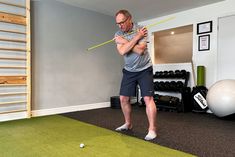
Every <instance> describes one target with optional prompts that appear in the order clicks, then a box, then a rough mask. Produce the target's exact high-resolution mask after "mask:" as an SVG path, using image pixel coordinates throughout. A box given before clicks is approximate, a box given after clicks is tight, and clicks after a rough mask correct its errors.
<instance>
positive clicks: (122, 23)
mask: <svg viewBox="0 0 235 157" xmlns="http://www.w3.org/2000/svg"><path fill="white" fill-rule="evenodd" d="M116 24H117V26H118V27H119V28H120V29H121V30H122V31H123V32H128V31H129V30H130V27H131V18H130V17H125V16H124V15H123V14H118V15H117V16H116Z"/></svg>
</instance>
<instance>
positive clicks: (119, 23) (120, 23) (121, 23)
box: [116, 17, 129, 25]
mask: <svg viewBox="0 0 235 157" xmlns="http://www.w3.org/2000/svg"><path fill="white" fill-rule="evenodd" d="M128 19H129V17H127V18H126V19H125V20H124V21H122V22H118V23H116V25H123V24H124V23H125V22H126V21H127V20H128Z"/></svg>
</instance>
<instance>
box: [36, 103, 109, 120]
mask: <svg viewBox="0 0 235 157" xmlns="http://www.w3.org/2000/svg"><path fill="white" fill-rule="evenodd" d="M106 107H110V102H102V103H95V104H84V105H76V106H67V107H59V108H51V109H42V110H34V111H32V117H39V116H47V115H54V114H62V113H68V112H76V111H85V110H92V109H99V108H106Z"/></svg>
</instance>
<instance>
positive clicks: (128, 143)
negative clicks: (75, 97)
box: [0, 115, 192, 157]
mask: <svg viewBox="0 0 235 157" xmlns="http://www.w3.org/2000/svg"><path fill="white" fill-rule="evenodd" d="M0 141H1V142H0V156H1V157H147V156H151V157H153V156H158V157H190V156H192V155H191V154H187V153H184V152H180V151H177V150H173V149H169V148H166V147H162V146H159V145H157V144H153V143H151V142H147V141H144V140H141V139H137V138H134V137H130V136H126V135H123V134H121V133H117V132H114V131H111V130H108V129H104V128H100V127H97V126H94V125H90V124H87V123H83V122H80V121H77V120H73V119H70V118H67V117H63V116H59V115H56V116H45V117H37V118H31V119H24V120H17V121H9V122H2V123H0ZM80 143H84V144H85V147H84V148H80Z"/></svg>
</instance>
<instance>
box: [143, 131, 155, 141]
mask: <svg viewBox="0 0 235 157" xmlns="http://www.w3.org/2000/svg"><path fill="white" fill-rule="evenodd" d="M156 137H157V133H156V132H155V131H151V130H150V131H149V132H148V134H147V135H146V136H145V138H144V139H145V140H147V141H150V140H153V139H155V138H156Z"/></svg>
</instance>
